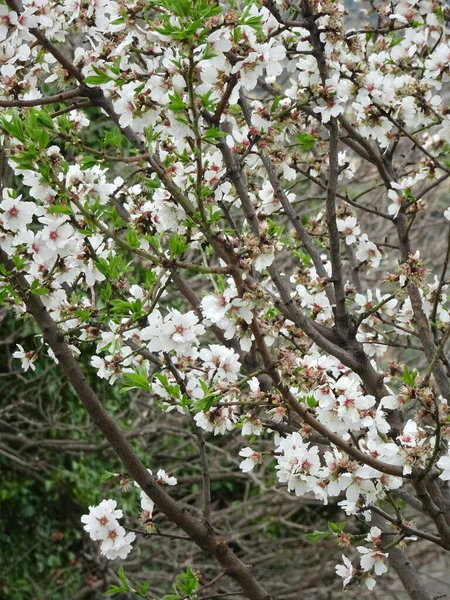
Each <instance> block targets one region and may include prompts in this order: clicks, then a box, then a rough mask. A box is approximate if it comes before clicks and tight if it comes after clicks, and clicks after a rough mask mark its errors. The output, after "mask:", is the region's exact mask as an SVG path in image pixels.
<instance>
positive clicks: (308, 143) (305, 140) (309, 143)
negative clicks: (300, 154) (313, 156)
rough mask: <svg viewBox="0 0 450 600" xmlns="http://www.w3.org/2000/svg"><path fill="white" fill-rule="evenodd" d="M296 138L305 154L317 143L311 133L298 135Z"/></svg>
mask: <svg viewBox="0 0 450 600" xmlns="http://www.w3.org/2000/svg"><path fill="white" fill-rule="evenodd" d="M295 138H296V140H297V142H298V145H299V146H300V148H301V149H302V150H303V151H304V152H307V151H308V150H311V148H312V147H313V146H314V144H315V143H316V138H315V137H314V136H313V135H311V134H310V133H297V135H296V136H295Z"/></svg>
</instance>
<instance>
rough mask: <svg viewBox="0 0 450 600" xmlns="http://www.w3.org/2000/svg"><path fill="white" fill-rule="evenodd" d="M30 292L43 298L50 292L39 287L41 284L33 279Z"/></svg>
mask: <svg viewBox="0 0 450 600" xmlns="http://www.w3.org/2000/svg"><path fill="white" fill-rule="evenodd" d="M30 292H31V293H32V294H34V295H35V296H45V294H48V293H49V292H50V290H49V288H46V287H41V282H40V281H39V280H38V279H35V280H34V281H33V282H32V283H31V285H30Z"/></svg>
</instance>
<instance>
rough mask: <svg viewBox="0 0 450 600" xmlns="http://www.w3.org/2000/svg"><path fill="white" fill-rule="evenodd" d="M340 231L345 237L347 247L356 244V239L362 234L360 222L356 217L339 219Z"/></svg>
mask: <svg viewBox="0 0 450 600" xmlns="http://www.w3.org/2000/svg"><path fill="white" fill-rule="evenodd" d="M337 228H338V230H339V231H340V232H341V233H343V234H344V235H345V243H346V244H347V246H350V245H351V244H355V243H356V238H357V236H359V234H360V233H361V230H360V228H359V226H358V222H357V221H356V219H355V217H346V218H345V219H337Z"/></svg>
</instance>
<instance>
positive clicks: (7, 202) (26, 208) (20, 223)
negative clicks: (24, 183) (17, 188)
mask: <svg viewBox="0 0 450 600" xmlns="http://www.w3.org/2000/svg"><path fill="white" fill-rule="evenodd" d="M10 193H11V194H12V190H10V189H9V188H6V189H4V190H3V200H2V202H0V208H1V209H2V210H3V214H2V215H1V217H0V218H1V221H2V224H3V227H4V229H7V230H9V231H12V232H13V233H16V232H18V231H20V230H22V229H26V226H27V225H28V224H29V223H31V221H32V220H33V216H34V215H35V214H36V213H37V212H38V207H37V206H36V205H35V204H34V203H33V202H22V201H21V198H22V196H17V198H14V197H12V196H10V195H9V194H10Z"/></svg>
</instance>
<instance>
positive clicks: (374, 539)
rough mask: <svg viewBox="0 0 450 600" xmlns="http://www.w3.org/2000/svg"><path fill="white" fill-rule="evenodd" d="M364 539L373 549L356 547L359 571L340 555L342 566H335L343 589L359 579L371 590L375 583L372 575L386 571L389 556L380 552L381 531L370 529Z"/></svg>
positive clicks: (375, 528) (376, 528)
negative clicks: (341, 580) (386, 561)
mask: <svg viewBox="0 0 450 600" xmlns="http://www.w3.org/2000/svg"><path fill="white" fill-rule="evenodd" d="M365 539H366V541H368V542H371V543H372V544H373V546H374V549H370V548H367V547H366V546H358V548H357V550H358V552H359V553H360V554H361V557H360V569H359V570H358V569H355V568H354V567H353V565H352V563H351V562H350V561H349V559H348V558H347V557H346V556H345V555H342V560H343V563H344V564H342V565H336V573H337V574H338V575H339V577H342V579H343V580H344V582H343V583H344V587H346V586H347V585H349V584H350V582H351V581H352V580H353V579H359V580H360V581H363V582H364V583H365V584H366V586H367V588H368V589H369V590H373V588H374V587H375V583H376V582H375V579H374V578H373V576H372V575H383V573H386V571H387V566H386V564H385V560H386V558H387V557H388V556H389V554H386V553H384V552H382V551H381V550H380V547H381V529H379V528H378V527H371V528H370V532H369V533H368V534H367V536H366V538H365Z"/></svg>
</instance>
